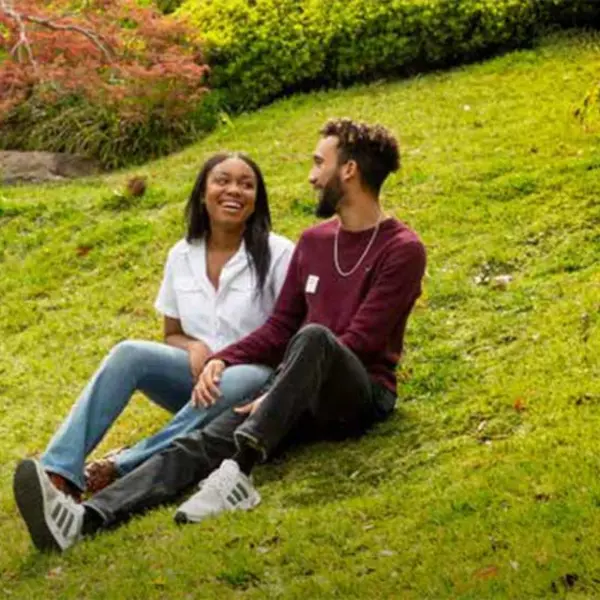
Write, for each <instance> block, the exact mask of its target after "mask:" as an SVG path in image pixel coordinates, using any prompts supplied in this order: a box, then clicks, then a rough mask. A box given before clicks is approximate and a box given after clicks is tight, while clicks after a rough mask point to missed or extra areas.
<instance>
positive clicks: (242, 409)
mask: <svg viewBox="0 0 600 600" xmlns="http://www.w3.org/2000/svg"><path fill="white" fill-rule="evenodd" d="M266 395H267V394H263V395H262V396H259V397H258V398H256V400H252V402H249V403H248V404H244V406H238V407H236V408H234V409H233V410H234V411H235V412H236V413H238V415H253V414H254V413H255V412H256V409H257V408H258V407H259V406H260V403H261V402H262V401H263V400H264V399H265V397H266Z"/></svg>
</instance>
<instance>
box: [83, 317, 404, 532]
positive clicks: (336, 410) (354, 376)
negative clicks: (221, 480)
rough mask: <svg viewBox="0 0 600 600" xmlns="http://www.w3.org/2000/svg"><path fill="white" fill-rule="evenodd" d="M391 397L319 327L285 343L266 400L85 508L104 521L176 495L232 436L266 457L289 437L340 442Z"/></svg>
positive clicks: (182, 443) (186, 441) (191, 437)
mask: <svg viewBox="0 0 600 600" xmlns="http://www.w3.org/2000/svg"><path fill="white" fill-rule="evenodd" d="M395 400H396V398H395V395H394V394H393V393H392V392H391V391H389V390H388V389H386V388H385V387H383V386H381V385H380V384H378V383H375V382H373V381H372V380H371V379H370V378H369V376H368V374H367V371H366V369H365V367H364V366H363V364H362V363H361V361H360V360H359V359H358V358H357V357H356V355H355V354H354V353H353V352H351V351H350V350H349V349H348V348H346V347H345V346H343V345H342V344H340V343H339V342H338V341H337V339H336V337H335V336H334V335H333V334H332V333H331V331H329V330H328V329H326V328H325V327H322V326H320V325H306V326H305V327H303V328H302V329H301V330H300V331H299V332H298V333H297V334H296V335H295V336H294V337H293V338H292V340H291V341H290V343H289V345H288V348H287V351H286V355H285V357H284V360H283V362H282V366H281V368H280V371H279V372H278V374H277V377H275V379H274V381H273V384H272V386H271V388H270V389H269V391H268V393H267V395H266V397H265V399H264V400H263V401H262V402H261V403H260V405H259V407H258V409H257V410H256V411H255V412H254V414H252V415H251V416H249V417H246V416H245V415H239V414H237V413H235V412H233V410H227V411H226V412H224V413H223V414H222V415H221V416H219V417H217V418H216V419H215V420H214V421H212V422H211V423H210V424H208V425H207V426H206V427H205V428H203V429H200V430H197V431H194V432H192V433H191V434H188V435H186V436H184V437H181V438H178V439H176V440H175V441H174V442H173V444H172V445H171V446H169V447H168V448H167V449H166V450H163V451H162V452H161V453H159V454H156V455H155V456H153V457H152V458H150V459H149V460H148V461H146V462H145V463H143V464H142V465H140V466H139V467H137V468H136V469H135V470H134V471H132V472H131V473H129V474H127V475H126V476H124V477H123V478H121V479H118V480H117V481H116V482H115V483H113V484H112V485H111V486H109V487H107V488H106V489H104V490H102V491H101V492H100V493H98V494H96V495H95V496H94V497H93V498H92V499H91V500H89V501H88V502H86V503H85V506H86V507H88V508H91V509H93V510H94V511H95V512H97V513H98V514H99V515H100V516H101V517H102V521H103V523H102V525H103V526H111V525H114V524H117V523H119V522H121V521H123V520H125V519H127V518H128V517H130V516H131V515H133V514H136V513H140V512H143V511H145V510H147V509H149V508H152V507H155V506H158V505H160V504H163V503H166V502H171V501H174V500H176V499H178V498H179V497H180V496H181V494H182V493H184V492H185V491H187V490H188V489H189V488H190V487H191V486H193V485H194V484H196V483H198V482H199V481H201V480H202V479H204V478H205V477H207V476H208V475H209V474H210V473H211V472H212V471H213V470H214V469H216V468H217V467H218V466H219V465H220V464H221V462H222V461H223V460H224V459H225V458H230V457H231V456H233V454H235V452H236V450H237V447H236V438H237V439H238V441H239V440H240V439H243V438H250V439H252V440H255V441H256V442H257V443H258V445H259V446H260V448H261V449H262V450H263V451H264V455H265V457H268V456H269V455H271V454H272V453H273V452H274V451H275V450H276V449H277V448H280V447H281V446H282V445H284V444H285V443H286V441H288V440H289V439H290V438H292V437H293V438H300V439H342V438H345V437H350V436H358V435H360V434H362V433H364V432H365V431H366V430H367V429H368V428H369V427H370V426H371V425H372V424H373V423H374V422H376V421H378V420H383V419H384V418H386V417H387V416H388V415H389V414H390V412H391V411H392V410H393V408H394V404H395Z"/></svg>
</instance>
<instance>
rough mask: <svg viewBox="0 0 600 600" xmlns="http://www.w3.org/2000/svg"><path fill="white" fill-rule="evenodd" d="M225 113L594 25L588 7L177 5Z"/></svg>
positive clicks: (574, 3) (470, 2)
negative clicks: (199, 45)
mask: <svg viewBox="0 0 600 600" xmlns="http://www.w3.org/2000/svg"><path fill="white" fill-rule="evenodd" d="M179 13H180V14H183V15H185V16H187V17H188V18H189V19H191V21H192V23H193V25H194V26H195V27H196V29H197V31H198V35H199V36H200V37H201V38H202V39H203V40H204V43H205V45H206V51H207V55H208V62H209V64H210V65H211V66H212V69H213V75H212V87H213V88H215V87H216V88H219V89H220V90H221V91H222V92H223V93H224V95H225V98H226V103H227V106H228V108H229V109H230V110H234V111H238V110H244V109H252V108H255V107H257V106H259V105H261V104H264V103H265V102H268V101H269V100H271V99H273V98H275V97H278V96H281V95H284V94H286V93H288V92H293V91H299V90H306V89H311V88H315V87H321V86H335V85H340V84H342V85H343V84H347V83H351V82H354V81H361V80H369V79H374V78H377V77H381V76H389V75H395V74H402V73H410V72H415V71H419V70H422V69H428V68H433V67H440V66H444V65H448V64H457V63H460V62H464V61H470V60H474V59H477V58H479V57H483V56H485V55H488V54H490V53H493V52H495V51H498V50H502V49H508V48H514V47H519V46H522V45H524V44H527V43H529V42H530V41H531V40H532V39H533V37H534V36H535V35H536V34H537V33H538V32H539V31H540V30H541V29H542V28H543V27H545V26H547V25H551V24H559V25H570V24H583V23H584V22H586V21H592V20H596V21H597V20H598V14H599V13H600V2H595V1H594V0H328V1H324V0H185V1H184V2H183V4H182V6H181V8H180V9H179Z"/></svg>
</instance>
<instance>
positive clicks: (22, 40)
mask: <svg viewBox="0 0 600 600" xmlns="http://www.w3.org/2000/svg"><path fill="white" fill-rule="evenodd" d="M0 9H1V10H2V11H3V12H4V14H6V15H7V16H9V17H10V18H11V19H13V21H15V23H16V24H17V27H18V28H19V39H18V40H17V43H16V44H15V45H14V46H13V48H12V50H11V51H10V55H11V56H17V53H18V51H19V49H20V48H25V52H27V57H28V59H29V62H30V63H31V66H32V67H33V70H34V71H35V72H36V73H37V70H38V65H37V62H36V61H35V58H34V56H33V50H32V49H31V44H30V43H29V38H28V37H27V28H26V27H25V23H24V22H23V19H22V17H21V15H20V14H19V13H18V12H17V11H16V10H15V9H14V8H13V6H12V1H11V0H0ZM17 60H18V56H17Z"/></svg>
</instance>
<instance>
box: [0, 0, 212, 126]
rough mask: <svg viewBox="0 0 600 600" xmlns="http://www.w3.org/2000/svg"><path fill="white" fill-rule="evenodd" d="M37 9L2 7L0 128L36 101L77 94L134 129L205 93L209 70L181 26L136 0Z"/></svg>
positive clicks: (21, 1) (65, 2) (6, 0)
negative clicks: (114, 111) (32, 99)
mask: <svg viewBox="0 0 600 600" xmlns="http://www.w3.org/2000/svg"><path fill="white" fill-rule="evenodd" d="M40 4H42V3H41V2H39V0H0V122H1V121H2V117H3V116H5V115H6V114H7V113H8V111H10V109H12V108H14V107H15V106H17V105H19V104H20V103H22V102H24V101H25V100H27V99H28V98H30V97H31V96H32V95H34V94H35V95H36V96H38V97H42V98H43V99H44V101H47V102H53V101H56V100H57V99H58V98H60V97H63V96H65V95H71V94H75V95H77V96H82V97H84V98H86V100H88V101H90V102H91V103H93V104H96V103H97V104H101V105H102V106H109V107H115V108H116V109H117V112H118V113H119V115H120V117H121V118H125V119H127V120H130V121H135V120H136V119H143V118H145V117H146V116H147V115H148V114H149V112H151V111H152V110H156V109H160V110H161V111H166V112H167V114H169V115H173V116H178V115H179V114H182V113H185V112H186V111H189V109H190V106H192V105H193V104H194V102H195V101H196V100H198V99H199V98H200V97H201V96H202V94H203V93H204V92H205V91H206V87H205V85H204V82H205V78H206V75H207V72H208V67H207V66H206V65H205V64H203V63H202V55H201V53H200V51H199V49H198V48H197V47H194V46H192V45H190V43H189V42H188V41H187V40H190V39H191V38H192V36H191V35H188V33H189V32H188V29H187V26H186V25H185V24H184V23H183V22H181V21H177V20H175V19H173V18H172V17H165V16H164V15H162V14H161V13H160V12H158V11H157V10H154V9H152V8H142V7H139V6H137V5H136V4H135V3H134V2H133V0H87V1H86V2H81V1H80V2H78V4H80V5H81V6H80V7H79V8H78V7H77V6H74V4H76V3H75V2H74V0H55V1H54V2H52V4H51V7H48V6H46V7H43V6H42V7H40ZM163 116H165V115H164V113H163Z"/></svg>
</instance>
